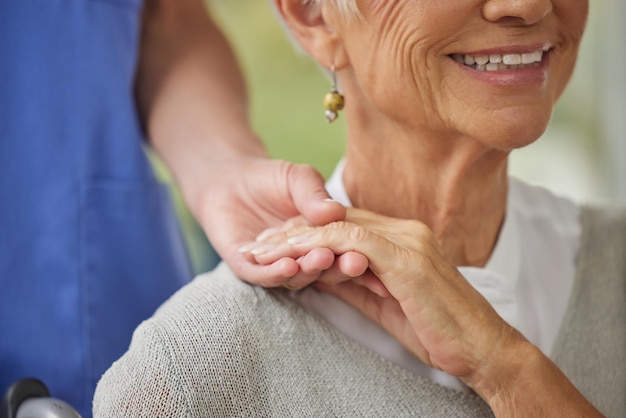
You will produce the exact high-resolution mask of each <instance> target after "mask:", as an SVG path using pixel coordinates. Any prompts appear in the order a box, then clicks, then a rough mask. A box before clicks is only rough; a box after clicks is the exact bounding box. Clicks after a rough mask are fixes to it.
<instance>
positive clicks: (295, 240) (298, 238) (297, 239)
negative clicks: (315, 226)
mask: <svg viewBox="0 0 626 418" xmlns="http://www.w3.org/2000/svg"><path fill="white" fill-rule="evenodd" d="M310 239H311V234H303V235H294V236H293V237H291V238H289V239H288V240H287V243H288V244H291V245H297V244H304V243H305V242H307V241H309V240H310Z"/></svg>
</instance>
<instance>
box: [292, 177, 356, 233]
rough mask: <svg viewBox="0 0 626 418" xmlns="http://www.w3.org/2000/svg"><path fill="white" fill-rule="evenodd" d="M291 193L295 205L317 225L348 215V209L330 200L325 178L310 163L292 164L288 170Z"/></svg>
mask: <svg viewBox="0 0 626 418" xmlns="http://www.w3.org/2000/svg"><path fill="white" fill-rule="evenodd" d="M287 182H288V188H289V193H290V195H291V197H292V198H293V203H294V205H295V207H296V208H297V209H298V212H300V213H301V214H302V215H303V216H304V217H305V218H306V219H307V220H309V221H310V222H311V223H313V224H315V225H325V224H327V223H330V222H334V221H338V220H341V219H343V218H344V216H345V215H346V209H345V208H344V207H343V205H341V204H340V203H338V202H335V201H332V200H330V196H329V195H328V192H327V191H326V188H325V185H324V178H323V177H322V175H321V174H320V173H319V172H318V171H317V170H316V169H314V168H313V167H311V166H308V165H291V166H290V167H289V170H288V172H287Z"/></svg>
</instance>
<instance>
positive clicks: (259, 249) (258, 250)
mask: <svg viewBox="0 0 626 418" xmlns="http://www.w3.org/2000/svg"><path fill="white" fill-rule="evenodd" d="M274 248H276V244H263V245H258V244H257V247H255V248H253V249H252V250H251V251H250V254H252V255H259V254H264V253H266V252H268V251H271V250H273V249H274Z"/></svg>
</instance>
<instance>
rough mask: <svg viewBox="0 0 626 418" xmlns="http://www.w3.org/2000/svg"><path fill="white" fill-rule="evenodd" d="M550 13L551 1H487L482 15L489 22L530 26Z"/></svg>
mask: <svg viewBox="0 0 626 418" xmlns="http://www.w3.org/2000/svg"><path fill="white" fill-rule="evenodd" d="M575 1H577V0H575ZM551 11H552V0H487V1H486V2H485V3H483V10H482V13H483V17H484V18H485V19H486V20H488V21H491V22H506V23H513V24H523V25H532V24H535V23H537V22H539V21H541V20H542V19H543V18H544V17H546V16H547V15H548V14H549V13H550V12H551Z"/></svg>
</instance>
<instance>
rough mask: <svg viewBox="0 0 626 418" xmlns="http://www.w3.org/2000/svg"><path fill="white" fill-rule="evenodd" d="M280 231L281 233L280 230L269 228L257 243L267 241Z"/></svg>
mask: <svg viewBox="0 0 626 418" xmlns="http://www.w3.org/2000/svg"><path fill="white" fill-rule="evenodd" d="M278 231H280V229H279V228H267V229H266V230H265V231H263V232H261V233H260V234H259V235H258V236H257V237H256V239H255V241H257V242H259V241H265V240H266V239H267V238H269V237H271V236H272V235H274V234H276V233H277V232H278Z"/></svg>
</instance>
